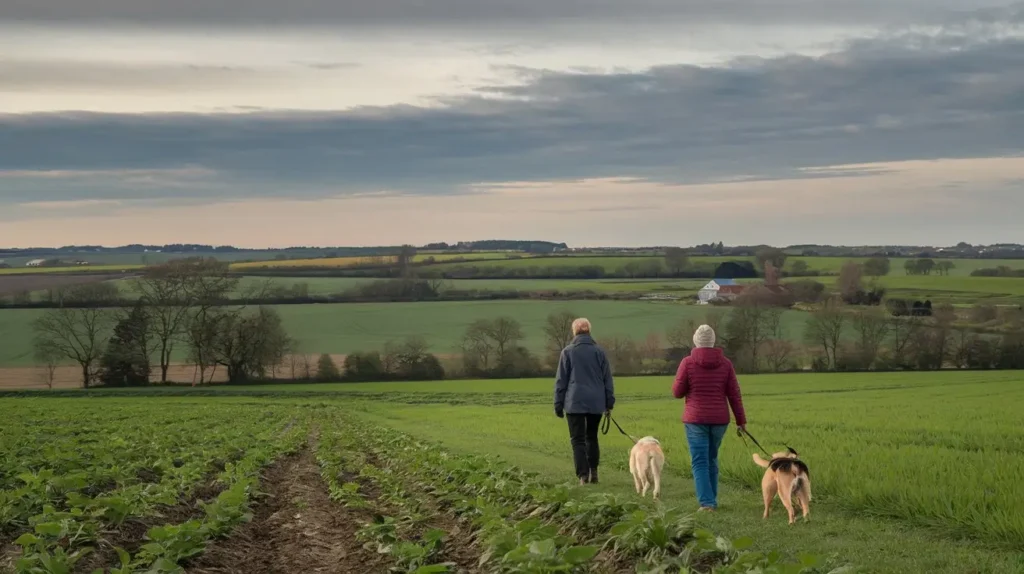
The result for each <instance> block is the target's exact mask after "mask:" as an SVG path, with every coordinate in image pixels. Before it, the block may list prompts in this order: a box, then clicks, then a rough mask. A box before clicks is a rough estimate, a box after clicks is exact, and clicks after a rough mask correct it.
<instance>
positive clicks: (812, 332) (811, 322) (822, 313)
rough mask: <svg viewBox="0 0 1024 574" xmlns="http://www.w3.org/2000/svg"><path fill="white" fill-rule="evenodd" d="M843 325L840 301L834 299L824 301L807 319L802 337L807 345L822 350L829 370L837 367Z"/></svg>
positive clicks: (844, 321) (843, 319)
mask: <svg viewBox="0 0 1024 574" xmlns="http://www.w3.org/2000/svg"><path fill="white" fill-rule="evenodd" d="M845 324H846V315H845V314H844V313H843V305H842V301H841V300H839V299H837V298H835V297H831V298H829V299H828V300H826V301H825V302H824V303H823V304H822V305H821V306H820V307H818V308H817V309H815V310H814V311H812V312H811V314H810V317H809V318H808V319H807V328H806V330H805V331H804V336H805V337H806V339H807V342H808V343H810V344H812V345H816V346H819V347H820V348H821V349H822V351H823V352H824V354H825V363H826V366H827V368H828V369H830V370H835V368H836V365H837V358H838V357H837V353H838V350H839V343H840V341H841V340H842V336H843V327H844V326H845Z"/></svg>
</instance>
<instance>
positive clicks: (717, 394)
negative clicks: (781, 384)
mask: <svg viewBox="0 0 1024 574" xmlns="http://www.w3.org/2000/svg"><path fill="white" fill-rule="evenodd" d="M672 394H673V395H675V397H676V398H677V399H681V398H683V397H686V408H684V409H683V422H684V423H693V424H699V425H727V424H729V407H730V406H731V407H732V413H733V414H734V415H736V424H737V425H745V424H747V414H746V413H745V412H743V397H742V396H741V395H740V384H739V382H737V381H736V370H735V369H733V366H732V362H731V361H729V359H726V358H725V355H724V354H722V350H721V349H715V348H697V349H694V350H693V351H692V352H691V353H690V356H689V357H686V358H685V359H683V360H682V362H681V363H679V370H678V371H677V372H676V382H675V384H673V385H672Z"/></svg>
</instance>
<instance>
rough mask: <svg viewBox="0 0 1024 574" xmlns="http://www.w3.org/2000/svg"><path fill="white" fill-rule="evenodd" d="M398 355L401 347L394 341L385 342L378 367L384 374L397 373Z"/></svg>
mask: <svg viewBox="0 0 1024 574" xmlns="http://www.w3.org/2000/svg"><path fill="white" fill-rule="evenodd" d="M399 353H401V346H400V345H399V344H398V343H396V342H394V341H385V342H384V350H383V352H381V355H380V366H381V368H382V369H383V370H384V372H385V373H387V374H389V375H394V374H396V373H398V365H399V357H398V355H399Z"/></svg>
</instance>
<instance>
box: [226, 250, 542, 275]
mask: <svg viewBox="0 0 1024 574" xmlns="http://www.w3.org/2000/svg"><path fill="white" fill-rule="evenodd" d="M512 257H514V258H527V257H532V255H530V254H527V253H512V252H505V251H473V252H470V253H440V252H437V253H434V252H429V251H424V252H421V253H417V254H416V255H414V256H413V261H414V262H423V261H426V260H427V259H433V260H434V261H439V262H443V261H451V260H454V259H465V260H467V261H472V260H474V259H505V258H512ZM382 259H383V260H386V261H389V262H394V260H395V256H387V257H383V258H380V257H377V258H374V257H326V258H325V257H318V258H310V259H282V260H272V261H247V262H242V263H233V264H232V265H231V269H232V270H236V271H244V270H245V269H282V268H289V267H351V266H353V265H360V264H368V263H373V262H374V261H380V260H382Z"/></svg>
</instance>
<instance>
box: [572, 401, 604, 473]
mask: <svg viewBox="0 0 1024 574" xmlns="http://www.w3.org/2000/svg"><path fill="white" fill-rule="evenodd" d="M565 419H566V420H567V421H569V442H570V443H571V444H572V460H573V462H574V463H575V464H576V477H577V478H588V477H590V470H591V469H594V470H597V465H598V463H599V462H601V449H600V448H598V446H597V434H598V429H599V428H600V426H601V415H571V414H568V413H566V415H565Z"/></svg>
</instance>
